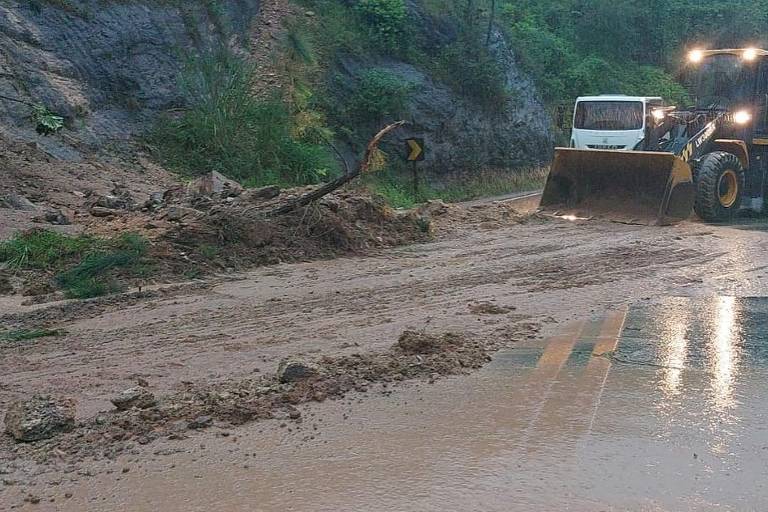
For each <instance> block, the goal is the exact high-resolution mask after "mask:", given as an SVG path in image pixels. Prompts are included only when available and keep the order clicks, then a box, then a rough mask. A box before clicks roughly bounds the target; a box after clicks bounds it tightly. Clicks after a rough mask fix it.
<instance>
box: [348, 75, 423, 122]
mask: <svg viewBox="0 0 768 512" xmlns="http://www.w3.org/2000/svg"><path fill="white" fill-rule="evenodd" d="M412 91H413V84H411V83H409V82H406V81H403V79H402V78H400V77H398V76H397V75H396V74H394V73H391V72H389V71H387V70H384V69H369V70H367V71H365V72H364V73H363V74H362V76H360V80H359V82H358V84H357V88H356V90H355V91H354V93H353V94H352V97H351V98H350V99H349V105H350V106H349V111H350V113H351V114H352V115H353V116H354V117H356V118H357V119H358V120H361V121H363V122H365V121H369V122H376V123H379V122H381V121H382V120H383V119H384V118H385V117H392V116H397V115H399V114H401V113H402V112H404V111H405V109H406V105H407V103H408V99H409V97H410V95H411V92H412Z"/></svg>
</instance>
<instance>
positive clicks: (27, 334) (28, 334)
mask: <svg viewBox="0 0 768 512" xmlns="http://www.w3.org/2000/svg"><path fill="white" fill-rule="evenodd" d="M62 334H64V333H63V332H62V331H59V330H55V329H15V330H9V331H0V340H2V341H10V342H19V341H29V340H35V339H38V338H50V337H53V336H61V335H62Z"/></svg>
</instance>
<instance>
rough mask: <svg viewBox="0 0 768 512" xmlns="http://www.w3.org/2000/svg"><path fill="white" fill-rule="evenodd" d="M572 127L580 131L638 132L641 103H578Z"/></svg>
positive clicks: (640, 119)
mask: <svg viewBox="0 0 768 512" xmlns="http://www.w3.org/2000/svg"><path fill="white" fill-rule="evenodd" d="M573 126H574V127H575V128H578V129H580V130H616V131H618V130H640V129H641V128H642V127H643V103H642V102H641V101H580V102H579V103H578V104H577V105H576V116H575V118H574V122H573Z"/></svg>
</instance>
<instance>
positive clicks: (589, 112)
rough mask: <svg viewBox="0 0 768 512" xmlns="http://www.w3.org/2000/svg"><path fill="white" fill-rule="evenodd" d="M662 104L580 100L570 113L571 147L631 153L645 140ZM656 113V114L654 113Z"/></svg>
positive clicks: (634, 99)
mask: <svg viewBox="0 0 768 512" xmlns="http://www.w3.org/2000/svg"><path fill="white" fill-rule="evenodd" d="M663 105H664V103H663V101H662V99H661V98H659V97H649V96H622V95H603V96H583V97H580V98H578V99H577V100H576V106H575V108H574V110H573V130H572V131H571V147H572V148H576V149H603V150H605V149H608V150H617V151H622V150H623V151H631V150H633V149H636V148H637V146H638V144H640V143H641V142H642V141H643V139H644V138H645V129H646V126H647V125H648V123H649V121H650V119H651V116H653V114H654V112H660V111H661V110H660V109H661V108H662V107H663ZM657 109H658V110H657Z"/></svg>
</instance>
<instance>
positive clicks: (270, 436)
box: [37, 297, 768, 512]
mask: <svg viewBox="0 0 768 512" xmlns="http://www.w3.org/2000/svg"><path fill="white" fill-rule="evenodd" d="M766 391H768V302H766V301H765V300H763V299H736V298H731V297H716V298H712V299H707V300H702V299H695V300H694V299H670V300H666V301H661V302H658V303H655V304H646V305H641V306H636V307H632V308H630V309H629V310H622V311H616V312H613V313H610V314H608V315H606V316H605V317H603V318H600V319H599V320H596V321H589V322H580V323H576V324H573V325H571V326H569V327H568V328H566V329H564V330H563V332H562V334H561V335H559V336H557V337H555V338H552V339H550V340H548V341H547V342H546V343H543V344H539V345H532V346H526V347H521V348H519V349H515V350H509V351H507V352H505V353H503V354H500V355H499V356H498V357H497V358H496V359H495V360H494V362H493V363H492V364H491V365H490V366H489V367H488V368H486V369H485V370H483V371H481V372H479V373H477V374H475V375H472V376H470V377H466V378H456V379H452V380H449V381H446V382H442V383H438V384H437V385H434V386H425V387H422V388H421V389H419V390H418V391H415V390H411V391H405V392H402V393H396V394H394V395H392V396H390V397H371V398H369V399H366V400H365V401H364V402H362V403H356V404H354V406H352V407H351V408H350V407H349V406H348V405H346V404H341V403H337V404H332V405H330V406H328V405H326V406H324V407H323V408H322V409H318V410H317V411H316V415H315V416H312V412H311V411H309V412H308V413H305V424H306V425H305V426H304V427H303V429H302V430H303V432H302V434H296V433H288V432H287V431H286V430H284V429H283V430H280V429H275V430H267V431H264V432H261V433H259V432H258V431H257V430H256V427H250V428H249V429H246V430H245V432H244V434H243V435H242V436H241V437H239V438H238V439H235V440H233V439H232V438H219V439H213V440H211V439H206V441H205V446H204V448H201V449H200V450H196V451H195V452H194V453H185V454H181V455H177V456H173V457H172V460H169V459H171V458H160V459H158V461H157V462H155V463H150V464H149V465H145V466H144V467H143V468H141V469H140V470H135V471H131V472H130V473H128V474H127V475H121V476H120V477H119V478H115V477H114V476H109V475H103V476H100V477H97V478H95V479H92V480H90V481H89V482H88V483H87V484H84V486H83V487H81V488H76V489H73V492H74V497H73V498H72V499H71V500H68V501H66V503H62V502H61V501H59V502H58V503H57V504H56V505H57V509H60V510H86V509H87V510H137V511H154V510H164V511H177V510H178V511H185V512H190V511H198V510H200V511H209V510H226V511H241V510H242V511H246V510H247V511H253V510H264V511H271V510H280V511H286V510H295V511H475V510H477V511H518V510H519V511H539V510H542V511H545V510H546V511H551V510H571V511H584V512H594V511H600V510H605V511H625V510H633V511H688V510H696V511H698V510H702V511H704V510H738V511H746V510H754V511H758V510H759V511H763V510H768V488H766V487H767V485H768V484H767V482H768V426H767V425H768V423H767V421H768V400H767V399H766ZM346 415H349V418H348V419H345V416H346ZM312 422H319V423H320V425H321V427H320V429H319V431H318V432H319V434H318V437H317V438H316V439H314V440H307V441H306V442H297V440H298V439H299V438H298V437H297V436H298V435H305V434H306V433H307V431H310V432H313V430H312V428H311V425H310V424H311V423H312ZM51 506H52V505H51ZM40 507H45V505H43V504H41V505H38V506H37V509H38V510H39V509H40Z"/></svg>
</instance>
